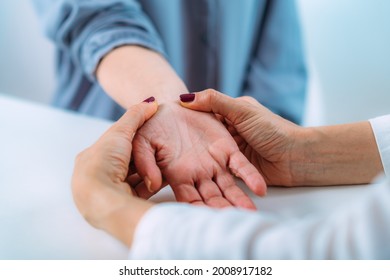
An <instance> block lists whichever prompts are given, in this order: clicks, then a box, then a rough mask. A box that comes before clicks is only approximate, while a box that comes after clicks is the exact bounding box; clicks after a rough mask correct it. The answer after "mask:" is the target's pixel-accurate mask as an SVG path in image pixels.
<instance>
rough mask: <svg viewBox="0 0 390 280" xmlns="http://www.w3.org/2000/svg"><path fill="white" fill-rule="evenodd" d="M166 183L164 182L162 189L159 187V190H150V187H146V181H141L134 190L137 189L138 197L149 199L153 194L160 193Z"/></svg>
mask: <svg viewBox="0 0 390 280" xmlns="http://www.w3.org/2000/svg"><path fill="white" fill-rule="evenodd" d="M166 185H167V183H166V182H163V183H162V185H161V188H160V189H158V190H157V191H153V192H150V191H149V190H148V188H147V187H146V185H145V182H144V181H141V182H140V183H139V184H137V185H135V186H134V190H135V191H136V193H137V196H138V197H140V198H143V199H149V198H151V197H152V196H153V195H155V194H156V193H158V192H159V191H160V190H161V189H162V188H163V187H165V186H166Z"/></svg>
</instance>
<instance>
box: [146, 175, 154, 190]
mask: <svg viewBox="0 0 390 280" xmlns="http://www.w3.org/2000/svg"><path fill="white" fill-rule="evenodd" d="M144 182H145V185H146V188H147V189H148V191H149V192H150V193H153V190H152V181H150V179H149V177H148V176H145V178H144Z"/></svg>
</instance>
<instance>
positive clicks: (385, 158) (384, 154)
mask: <svg viewBox="0 0 390 280" xmlns="http://www.w3.org/2000/svg"><path fill="white" fill-rule="evenodd" d="M370 123H371V127H372V130H373V131H374V135H375V140H376V143H377V145H378V150H379V153H380V156H381V160H382V165H383V168H384V170H385V174H386V176H387V177H390V115H386V116H382V117H378V118H375V119H371V120H370Z"/></svg>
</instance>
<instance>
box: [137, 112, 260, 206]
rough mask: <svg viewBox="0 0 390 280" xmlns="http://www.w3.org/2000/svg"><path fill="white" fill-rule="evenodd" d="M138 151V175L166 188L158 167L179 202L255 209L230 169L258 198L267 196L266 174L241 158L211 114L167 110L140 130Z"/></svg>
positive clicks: (234, 145)
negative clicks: (262, 195)
mask: <svg viewBox="0 0 390 280" xmlns="http://www.w3.org/2000/svg"><path fill="white" fill-rule="evenodd" d="M133 148H134V151H133V154H134V160H135V164H136V167H137V170H138V171H139V172H140V173H141V174H142V175H147V176H148V177H150V176H152V177H153V176H154V177H153V178H154V180H152V181H154V182H156V181H157V182H159V183H160V184H161V180H160V181H159V179H158V176H156V172H157V169H156V166H155V165H157V166H158V168H159V169H160V170H161V174H162V176H163V178H164V180H166V182H167V183H168V184H170V185H171V187H172V190H173V192H174V193H175V196H176V199H177V200H178V201H183V202H190V203H194V204H204V203H205V204H207V205H209V206H214V207H225V206H229V205H235V206H241V207H246V208H253V207H254V205H253V203H252V202H251V200H250V199H249V197H248V196H247V195H245V194H244V192H243V191H242V190H241V189H240V188H239V187H238V186H237V185H236V184H235V180H234V179H233V177H232V175H231V174H230V171H231V170H232V171H233V172H234V173H239V174H240V177H242V179H243V180H244V181H246V182H247V184H248V186H249V187H250V188H252V189H253V190H254V191H255V192H257V193H258V194H262V193H263V191H264V187H265V186H264V182H263V179H262V177H261V175H260V174H259V173H258V172H257V171H256V169H255V168H254V167H253V166H252V165H251V164H250V163H249V162H248V161H247V159H246V158H245V156H243V155H242V154H241V152H240V151H239V149H238V146H237V144H236V143H235V142H234V140H233V138H232V137H231V135H230V134H229V132H228V131H227V130H226V129H225V127H224V126H223V125H222V124H221V123H220V122H218V121H217V120H216V119H215V117H214V116H213V115H210V114H207V113H201V112H194V111H188V110H185V109H183V108H181V107H180V106H178V105H177V106H164V105H163V106H161V109H160V110H159V112H158V113H157V114H156V115H155V116H154V118H153V119H151V120H150V121H149V122H148V123H146V124H145V125H144V126H143V127H142V128H141V129H140V130H139V131H138V133H137V135H136V137H135V139H134V147H133ZM151 170H152V171H153V170H154V172H151ZM152 173H153V174H152ZM158 187H159V186H158Z"/></svg>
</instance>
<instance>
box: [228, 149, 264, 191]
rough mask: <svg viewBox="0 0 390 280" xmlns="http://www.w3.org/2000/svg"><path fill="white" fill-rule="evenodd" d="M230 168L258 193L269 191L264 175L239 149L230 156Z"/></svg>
mask: <svg viewBox="0 0 390 280" xmlns="http://www.w3.org/2000/svg"><path fill="white" fill-rule="evenodd" d="M229 168H230V170H231V171H232V173H233V174H234V175H235V176H236V177H238V178H241V179H242V180H243V181H244V182H245V184H246V185H247V186H248V187H249V188H250V189H251V190H252V191H253V192H254V193H255V194H257V195H260V196H264V195H266V193H267V185H266V183H265V181H264V178H263V176H261V174H260V173H259V171H258V170H257V169H256V168H255V167H254V166H253V165H252V164H251V163H250V162H249V161H248V159H247V158H246V157H245V156H244V155H243V154H242V153H241V152H239V151H236V152H235V153H233V154H232V155H231V156H230V160H229Z"/></svg>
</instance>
